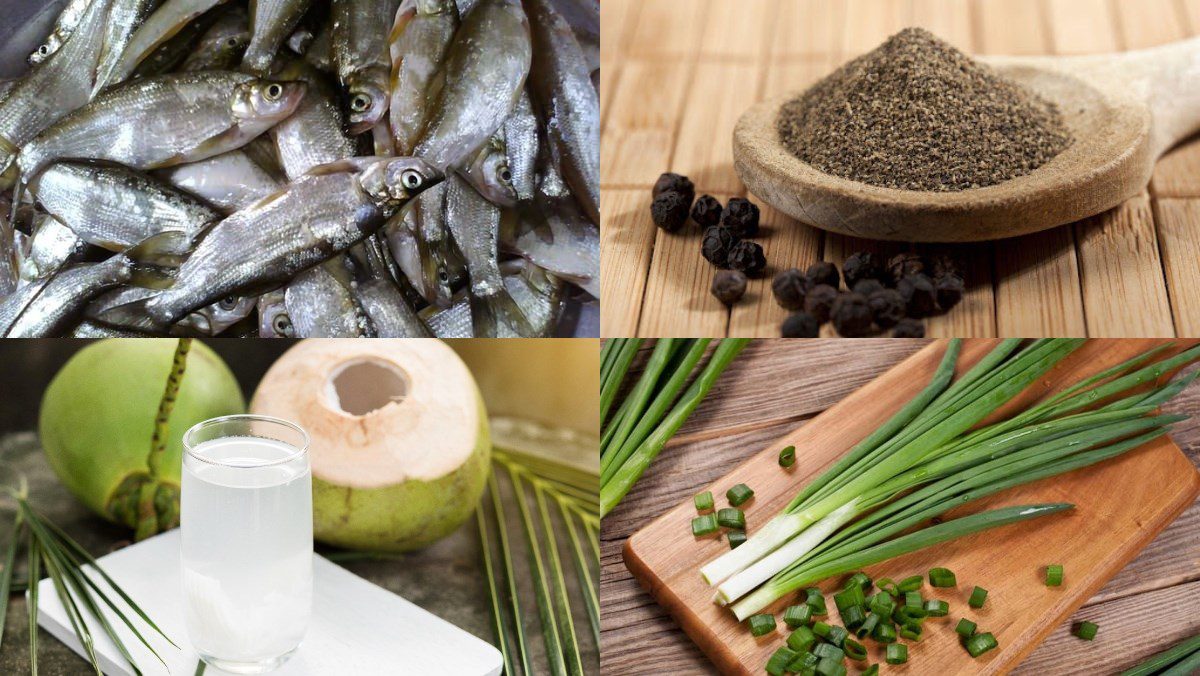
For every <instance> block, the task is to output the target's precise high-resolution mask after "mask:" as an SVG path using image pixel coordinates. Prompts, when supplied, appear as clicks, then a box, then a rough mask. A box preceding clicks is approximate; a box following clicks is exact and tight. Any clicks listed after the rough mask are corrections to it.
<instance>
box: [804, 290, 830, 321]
mask: <svg viewBox="0 0 1200 676" xmlns="http://www.w3.org/2000/svg"><path fill="white" fill-rule="evenodd" d="M837 297H838V290H837V289H835V288H833V287H832V286H829V285H828V284H818V285H816V286H814V287H811V288H809V289H808V293H806V294H805V295H804V311H805V312H807V313H808V314H810V315H812V316H813V317H814V318H816V320H817V322H818V323H820V324H824V323H825V322H827V321H829V315H830V313H832V312H833V303H834V301H836V300H837Z"/></svg>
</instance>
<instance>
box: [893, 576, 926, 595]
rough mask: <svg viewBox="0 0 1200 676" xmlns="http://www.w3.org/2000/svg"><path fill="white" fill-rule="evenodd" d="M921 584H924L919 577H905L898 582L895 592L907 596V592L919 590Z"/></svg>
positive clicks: (922, 579) (923, 580)
mask: <svg viewBox="0 0 1200 676" xmlns="http://www.w3.org/2000/svg"><path fill="white" fill-rule="evenodd" d="M923 584H925V579H924V578H922V577H921V576H920V575H913V576H912V577H906V578H904V579H903V580H900V584H898V585H896V591H898V592H900V593H901V594H907V593H908V592H911V591H916V590H918V589H920V588H921V585H923Z"/></svg>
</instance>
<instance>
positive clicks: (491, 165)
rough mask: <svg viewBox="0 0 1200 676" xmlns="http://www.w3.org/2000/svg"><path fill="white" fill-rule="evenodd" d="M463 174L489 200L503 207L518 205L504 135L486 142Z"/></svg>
mask: <svg viewBox="0 0 1200 676" xmlns="http://www.w3.org/2000/svg"><path fill="white" fill-rule="evenodd" d="M462 174H463V177H464V178H466V179H467V182H468V183H470V184H471V187H473V188H475V189H476V190H477V191H479V194H481V195H483V196H484V197H486V198H487V199H488V201H489V202H491V203H493V204H498V205H500V206H502V207H514V206H516V205H517V190H516V188H515V187H514V186H513V182H512V171H510V170H509V168H508V150H507V148H506V146H505V144H504V137H503V136H502V135H499V134H498V135H496V136H493V137H492V138H491V140H490V141H488V142H487V143H485V144H484V145H483V148H482V149H480V151H479V154H478V155H476V156H475V159H474V160H472V161H471V164H469V165H467V168H466V170H465V171H464V172H462Z"/></svg>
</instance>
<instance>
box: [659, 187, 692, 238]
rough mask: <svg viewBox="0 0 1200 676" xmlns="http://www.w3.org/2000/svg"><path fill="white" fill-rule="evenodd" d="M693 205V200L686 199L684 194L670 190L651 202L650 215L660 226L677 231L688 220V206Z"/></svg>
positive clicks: (668, 230)
mask: <svg viewBox="0 0 1200 676" xmlns="http://www.w3.org/2000/svg"><path fill="white" fill-rule="evenodd" d="M691 206H692V205H691V202H689V201H686V200H685V199H684V196H683V195H680V194H679V193H677V192H674V191H670V190H668V191H667V192H664V193H663V194H661V195H659V196H658V197H655V198H654V202H652V203H651V204H650V217H651V218H653V219H654V224H655V225H657V226H658V227H660V228H662V229H663V230H666V231H667V232H675V231H676V230H679V229H680V228H681V227H683V224H684V223H686V222H687V217H688V208H689V207H691Z"/></svg>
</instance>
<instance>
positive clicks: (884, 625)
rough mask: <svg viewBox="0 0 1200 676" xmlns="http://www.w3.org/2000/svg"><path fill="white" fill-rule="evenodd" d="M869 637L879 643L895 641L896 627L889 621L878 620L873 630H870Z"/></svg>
mask: <svg viewBox="0 0 1200 676" xmlns="http://www.w3.org/2000/svg"><path fill="white" fill-rule="evenodd" d="M871 638H873V639H875V640H876V641H878V642H880V643H895V642H896V628H895V627H894V626H892V623H891V622H880V623H879V625H878V626H877V627H875V630H874V631H872V632H871Z"/></svg>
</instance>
